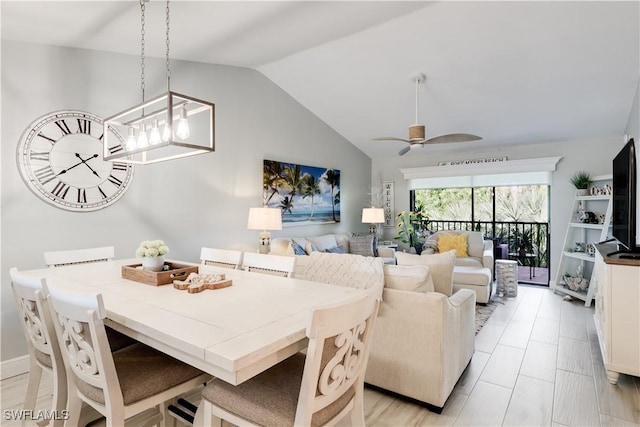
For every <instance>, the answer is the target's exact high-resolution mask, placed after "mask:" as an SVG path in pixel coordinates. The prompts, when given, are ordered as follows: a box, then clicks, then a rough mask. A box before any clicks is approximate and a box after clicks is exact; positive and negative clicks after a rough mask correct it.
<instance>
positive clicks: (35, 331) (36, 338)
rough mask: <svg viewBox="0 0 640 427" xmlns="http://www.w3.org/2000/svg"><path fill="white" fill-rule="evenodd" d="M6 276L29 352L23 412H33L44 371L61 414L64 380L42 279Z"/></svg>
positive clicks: (14, 273) (13, 273)
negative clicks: (49, 379)
mask: <svg viewBox="0 0 640 427" xmlns="http://www.w3.org/2000/svg"><path fill="white" fill-rule="evenodd" d="M9 275H10V277H11V288H12V290H13V295H14V297H15V300H16V305H17V307H18V315H19V316H20V324H21V325H22V330H23V332H24V335H25V338H26V340H27V349H28V351H29V380H28V383H27V393H26V396H25V401H24V409H27V410H32V411H33V410H34V407H35V403H36V399H37V396H38V388H39V385H40V380H41V377H42V372H43V370H44V371H47V372H50V373H51V374H52V376H53V401H52V409H53V410H54V411H58V412H57V413H58V414H61V413H62V412H61V411H62V410H64V409H65V407H66V401H67V378H66V372H65V369H64V362H63V359H62V354H61V352H60V347H59V345H58V339H57V336H56V333H55V328H54V325H53V320H52V318H51V312H50V310H49V304H48V301H47V298H46V293H45V292H46V291H45V290H46V279H45V278H44V277H40V278H33V277H27V276H24V275H23V274H21V273H19V272H18V269H17V268H15V267H14V268H11V270H9ZM61 422H62V420H54V424H53V425H61Z"/></svg>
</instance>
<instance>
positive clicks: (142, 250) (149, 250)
mask: <svg viewBox="0 0 640 427" xmlns="http://www.w3.org/2000/svg"><path fill="white" fill-rule="evenodd" d="M168 253H169V247H168V246H167V245H165V244H164V242H163V241H162V240H145V241H144V242H142V243H140V247H138V249H136V256H137V257H138V258H143V257H147V258H155V257H157V256H162V255H166V254H168Z"/></svg>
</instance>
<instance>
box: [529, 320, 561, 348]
mask: <svg viewBox="0 0 640 427" xmlns="http://www.w3.org/2000/svg"><path fill="white" fill-rule="evenodd" d="M559 336H560V321H559V320H549V319H544V318H540V317H538V318H537V319H536V323H534V324H533V329H532V330H531V337H530V338H529V339H530V340H531V341H537V342H543V343H547V344H553V345H558V337H559Z"/></svg>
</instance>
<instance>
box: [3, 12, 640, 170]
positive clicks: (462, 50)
mask: <svg viewBox="0 0 640 427" xmlns="http://www.w3.org/2000/svg"><path fill="white" fill-rule="evenodd" d="M146 9H147V12H146V14H147V17H146V34H147V42H146V54H147V55H148V56H157V57H164V54H165V45H164V25H165V21H164V9H165V2H164V1H161V0H152V1H150V2H149V3H147V4H146ZM0 11H1V14H2V38H3V39H8V40H18V41H27V42H35V43H45V44H52V45H58V46H70V47H78V48H86V49H96V50H104V51H110V52H121V53H127V54H132V55H139V49H140V47H139V39H140V6H139V2H137V1H109V2H101V1H70V2H60V1H42V2H39V1H15V2H12V1H6V0H3V1H2V3H1V10H0ZM170 27H171V58H172V59H184V60H191V61H198V62H206V63H213V64H225V65H234V66H241V67H250V68H254V69H256V70H258V71H260V72H262V73H263V74H264V75H265V76H267V77H268V78H269V79H271V80H272V81H274V82H275V83H276V84H277V85H279V86H280V87H281V88H282V89H283V90H285V91H286V92H288V93H289V94H291V96H293V97H294V98H295V99H297V100H298V101H299V102H300V103H301V104H303V105H304V106H305V107H306V108H308V109H309V110H310V111H311V112H313V113H314V114H316V115H317V116H318V117H320V118H321V119H322V120H324V121H325V122H326V123H327V124H328V125H329V126H331V127H332V128H334V129H335V130H336V131H337V132H339V133H340V134H341V135H343V136H344V137H345V138H346V139H347V140H348V141H350V142H351V143H352V144H354V145H355V146H357V147H359V148H360V149H361V150H362V151H363V152H365V153H367V154H368V155H369V156H371V157H372V158H379V157H386V156H397V155H398V154H397V153H398V151H399V150H400V149H402V148H403V147H404V146H405V145H406V144H405V143H403V142H389V141H371V138H374V137H376V136H398V137H403V138H404V137H407V127H408V126H409V125H411V124H412V123H414V116H415V87H414V84H413V83H412V82H411V78H412V76H413V75H414V74H415V73H418V72H420V73H424V74H425V75H426V77H427V79H426V81H425V82H424V84H423V85H422V86H421V87H420V105H419V111H420V115H419V121H420V122H422V123H423V124H425V125H426V126H427V137H431V136H437V135H440V134H448V133H456V132H464V133H472V134H476V135H480V136H482V137H483V138H484V139H483V140H482V141H479V142H466V143H458V144H461V145H464V144H469V145H471V144H486V145H495V146H500V145H502V144H535V143H539V142H547V141H561V140H575V139H583V138H598V137H603V138H605V137H610V136H615V135H622V134H623V133H624V130H625V125H626V123H627V121H628V119H629V114H630V111H631V105H632V102H633V97H634V94H635V92H636V88H637V85H638V82H639V77H640V2H639V1H620V2H615V1H566V2H560V1H546V2H545V1H531V2H524V1H513V2H509V1H496V2H484V1H469V2H462V1H432V2H422V1H408V2H402V1H371V2H369V1H352V2H342V1H326V2H325V1H320V2H314V1H299V2H296V1H280V2H276V1H254V2H244V1H233V2H222V1H196V2H193V1H180V0H175V1H172V2H171V20H170ZM431 148H432V147H427V148H425V149H424V150H412V152H409V153H408V154H407V156H415V155H418V156H419V155H421V153H428V150H429V149H431ZM433 148H434V149H435V147H433Z"/></svg>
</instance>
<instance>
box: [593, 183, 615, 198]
mask: <svg viewBox="0 0 640 427" xmlns="http://www.w3.org/2000/svg"><path fill="white" fill-rule="evenodd" d="M612 191H613V188H612V187H611V185H609V184H605V185H604V186H603V187H597V186H595V185H594V186H592V187H591V188H589V194H590V195H592V196H610V195H611V193H612Z"/></svg>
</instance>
